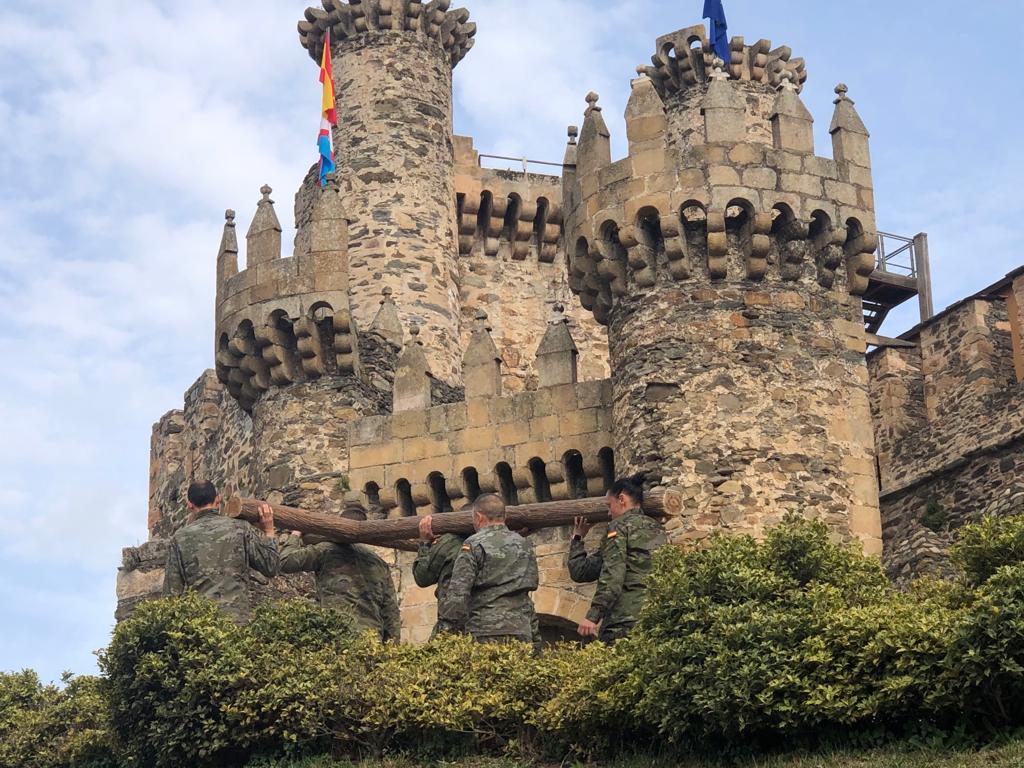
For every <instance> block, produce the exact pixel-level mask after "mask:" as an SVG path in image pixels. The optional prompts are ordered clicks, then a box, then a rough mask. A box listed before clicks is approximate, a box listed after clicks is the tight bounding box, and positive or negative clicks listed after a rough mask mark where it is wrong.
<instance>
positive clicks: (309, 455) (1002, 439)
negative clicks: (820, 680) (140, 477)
mask: <svg viewBox="0 0 1024 768" xmlns="http://www.w3.org/2000/svg"><path fill="white" fill-rule="evenodd" d="M322 5H323V8H322V9H321V8H310V9H308V10H307V11H306V13H305V18H304V19H303V20H302V21H300V22H299V25H298V27H299V36H300V40H301V43H302V46H303V47H304V48H305V49H306V50H307V52H308V53H309V55H310V56H311V57H312V58H313V59H314V60H317V61H318V60H319V58H320V55H321V52H322V46H323V44H324V35H325V32H326V31H327V30H328V29H329V30H330V31H331V42H332V54H333V57H334V72H335V88H336V92H337V99H338V118H339V126H338V128H337V129H336V130H335V134H334V141H335V152H336V158H337V165H338V170H337V172H336V174H334V175H333V176H332V177H331V178H330V179H329V183H328V184H327V186H326V187H325V188H323V189H321V187H320V184H319V180H318V177H317V172H316V169H315V168H314V169H312V170H311V171H310V173H309V174H308V175H307V177H306V179H305V182H304V183H303V185H302V187H301V189H299V190H298V193H297V194H296V196H295V213H294V215H295V222H296V228H297V235H296V238H295V244H294V253H293V255H292V256H290V257H282V252H281V249H282V243H281V239H282V229H281V225H280V222H279V219H278V214H277V212H276V209H275V203H274V200H273V199H272V197H271V194H272V190H271V189H270V187H266V186H265V187H264V188H263V189H262V190H261V195H262V196H261V199H260V201H259V202H258V204H257V207H256V211H255V215H254V216H253V218H252V220H251V223H250V225H249V228H248V231H247V234H246V237H245V240H246V247H245V263H244V265H243V264H240V263H239V253H240V251H239V245H238V237H237V234H236V222H235V213H234V212H233V211H228V212H227V215H226V221H225V224H224V231H223V237H222V240H221V243H220V248H219V252H218V255H217V298H216V334H215V338H214V339H213V347H214V349H213V354H214V360H215V370H214V371H207V372H206V373H204V374H203V375H202V376H201V377H200V378H199V380H198V381H197V382H196V383H195V385H194V386H193V387H192V388H191V389H190V390H189V391H188V392H187V393H186V395H185V405H184V409H183V410H179V411H172V412H170V413H168V414H167V415H165V416H164V417H163V418H162V419H161V420H160V421H159V423H157V424H156V426H155V427H154V430H153V437H152V448H151V454H152V458H151V470H150V501H149V531H150V536H151V538H150V541H148V542H147V543H146V544H144V545H142V546H141V547H136V548H131V549H127V550H125V555H124V562H123V564H122V567H121V569H120V571H119V577H118V597H119V607H118V615H119V616H124V615H127V614H128V613H130V611H131V609H132V607H133V606H134V605H135V604H137V603H138V602H139V601H140V600H143V599H147V598H148V597H150V596H152V595H154V594H157V593H159V590H160V586H161V582H162V577H163V574H162V566H163V551H164V541H165V539H166V537H167V536H168V535H169V534H170V533H171V532H172V531H173V530H174V529H175V528H176V527H177V526H180V525H181V524H182V522H183V517H184V490H185V488H186V487H187V484H188V483H189V482H190V480H191V479H193V478H209V479H212V480H214V481H215V482H216V483H217V484H218V486H219V487H220V488H221V490H222V492H223V493H224V494H225V495H230V494H235V493H240V494H244V495H248V496H255V497H259V498H266V499H269V500H271V501H275V502H282V503H285V504H289V505H293V506H303V507H307V508H310V509H316V510H324V511H336V512H337V511H340V509H341V505H342V503H343V502H344V500H345V499H346V498H347V497H350V496H355V497H358V498H360V499H361V500H363V501H364V502H365V503H366V504H367V505H368V507H369V508H370V509H371V510H372V512H373V514H379V515H391V516H399V515H419V514H425V513H428V512H433V513H438V514H443V513H444V512H446V511H448V510H451V509H453V508H457V507H459V506H461V505H462V504H463V503H465V502H466V501H467V500H472V499H473V498H474V497H476V496H477V495H478V494H480V493H483V492H497V493H500V494H501V495H502V496H503V497H504V498H505V499H506V500H507V501H508V502H510V503H525V502H531V501H546V500H552V499H565V498H581V497H586V496H600V495H603V493H604V491H605V489H606V488H607V487H608V485H609V484H610V482H611V481H612V479H613V477H615V476H616V475H621V474H625V473H627V472H630V473H631V472H634V471H639V470H644V471H646V472H647V473H648V476H649V478H650V479H651V482H652V484H655V485H661V486H671V487H675V488H678V489H679V490H680V491H681V492H682V494H683V497H684V499H685V509H684V513H683V514H682V515H681V516H679V517H676V518H673V519H672V520H671V521H670V522H669V523H668V530H669V534H670V537H671V538H672V539H673V540H675V541H677V542H680V541H685V540H699V539H701V538H703V537H706V536H707V535H709V534H710V533H712V532H714V531H720V530H724V531H733V532H740V533H750V534H753V535H755V536H760V535H762V534H763V533H764V531H765V530H766V529H767V528H769V527H770V526H771V525H773V524H774V523H776V522H777V521H778V520H780V519H781V517H782V516H783V515H784V514H785V513H787V512H788V511H798V512H801V513H803V514H806V515H808V516H813V517H816V518H819V519H822V520H824V521H825V522H826V523H827V524H828V525H829V526H830V527H831V528H832V530H833V531H834V532H835V535H836V536H837V537H840V538H843V539H848V540H856V541H859V542H860V543H861V544H862V546H863V548H864V550H865V551H866V552H868V553H871V554H874V555H880V556H882V558H883V560H884V562H885V564H886V567H887V568H888V570H889V572H890V574H891V575H892V576H893V577H894V578H896V579H907V578H909V577H912V576H914V575H917V574H919V573H923V572H928V571H939V572H941V571H942V570H943V569H944V568H945V556H944V553H945V549H946V546H947V545H948V543H949V539H950V537H951V536H952V533H951V531H952V530H953V529H955V527H956V526H957V525H958V524H960V523H961V522H963V521H964V520H966V519H968V518H970V517H972V516H976V515H978V514H980V513H982V512H985V511H995V512H1002V511H1007V510H1010V509H1012V508H1018V509H1019V508H1021V507H1022V506H1024V505H1022V504H1021V502H1022V500H1024V451H1022V445H1024V408H1022V407H1021V406H1022V393H1024V387H1022V385H1021V381H1022V379H1024V353H1022V342H1021V338H1022V336H1021V326H1022V324H1024V317H1022V307H1024V269H1022V270H1018V272H1017V273H1015V274H1013V275H1010V276H1008V277H1007V278H1005V279H1004V280H1003V281H1001V282H999V283H996V284H995V285H994V286H992V288H990V289H989V290H986V291H983V292H982V293H979V294H977V295H975V296H972V297H970V298H969V299H966V300H965V301H963V302H961V303H959V304H957V305H955V306H954V307H951V308H949V309H948V310H946V311H945V312H943V313H940V314H939V315H936V316H934V317H931V318H928V319H926V320H925V321H924V322H923V323H922V324H921V325H920V326H918V327H917V328H915V329H914V330H912V331H911V332H909V333H908V334H904V336H903V337H901V338H900V339H886V338H883V337H879V336H877V335H876V331H877V330H878V324H879V322H880V318H881V317H883V316H884V313H885V312H886V311H887V310H888V309H889V308H891V306H893V305H894V304H897V303H899V302H901V301H905V300H907V299H909V298H912V297H913V296H914V295H915V294H917V293H918V292H919V291H924V290H925V288H926V281H924V280H923V279H921V275H922V273H923V272H924V268H923V265H921V264H918V265H914V264H911V265H910V269H909V274H899V275H898V274H896V273H895V272H894V271H891V270H890V262H889V261H888V259H887V258H883V257H880V256H878V255H876V250H877V248H878V243H879V237H878V234H877V233H878V228H877V226H876V219H875V211H874V200H873V194H872V177H871V159H870V153H869V138H868V131H867V129H866V128H865V126H864V124H863V122H862V121H861V119H860V117H859V116H858V114H857V111H856V109H855V107H854V102H853V101H852V100H851V99H850V98H849V96H848V95H847V89H846V88H845V86H838V87H837V88H836V94H837V98H836V100H835V110H834V114H833V116H832V122H831V127H830V131H829V132H830V134H831V137H832V158H831V159H829V158H826V157H820V156H818V155H816V154H815V148H814V141H813V133H812V117H811V115H810V113H809V112H808V110H807V109H806V107H805V106H804V105H803V103H802V101H801V97H800V93H801V90H802V88H803V84H804V81H805V80H806V78H807V72H806V69H805V66H804V62H803V60H802V59H799V58H794V57H793V56H792V55H791V52H790V50H789V48H786V47H777V48H773V47H772V45H771V43H769V42H768V41H766V40H760V41H758V42H756V43H754V44H748V43H746V42H745V41H744V40H743V38H739V37H735V38H733V39H732V42H731V56H730V60H729V61H727V62H726V61H722V60H721V59H718V58H717V57H716V56H715V55H714V53H713V52H712V49H711V45H710V43H709V41H708V39H707V33H706V31H705V29H704V27H703V26H695V27H690V28H688V29H682V30H679V31H677V32H673V33H671V34H667V35H665V36H663V37H661V38H659V39H658V40H657V41H656V44H655V49H654V55H653V56H652V57H651V64H650V65H646V66H641V67H638V68H637V76H636V77H635V78H634V79H633V80H632V82H631V94H630V98H629V102H628V106H627V108H626V115H625V117H626V131H627V138H628V146H629V151H628V155H627V156H626V157H624V158H622V159H620V160H615V161H613V159H612V156H611V147H610V137H609V131H608V128H607V126H606V124H605V122H604V119H603V117H602V111H601V106H600V101H599V98H598V96H597V94H594V93H591V94H589V95H587V97H586V104H587V106H586V110H585V112H584V113H583V117H582V123H581V126H580V128H579V129H577V128H576V127H570V128H569V139H568V144H567V147H566V152H565V159H564V164H563V167H562V172H561V175H560V176H552V175H542V174H536V173H530V172H527V171H526V170H525V169H524V171H523V172H510V171H497V170H489V169H486V168H483V167H481V164H480V161H479V156H478V154H477V150H476V149H475V148H474V146H473V141H472V140H471V139H470V138H466V137H461V136H455V135H453V128H452V70H453V68H454V67H455V66H456V65H457V64H458V63H459V61H460V60H461V59H462V58H463V57H464V56H465V55H466V54H467V53H468V51H469V50H470V49H471V48H472V46H473V42H474V35H475V33H476V27H475V24H473V23H472V22H471V21H470V20H469V13H468V12H467V11H466V10H463V9H458V10H451V9H450V8H449V3H448V0H431V2H426V3H421V2H415V1H413V0H348V2H347V3H346V2H342V0H323V3H322ZM396 62H401V66H398V65H396ZM869 346H871V347H874V349H873V351H872V352H871V353H870V354H869V353H868V351H867V350H868V347H869ZM535 539H536V544H537V551H538V559H539V563H540V568H541V587H540V589H539V590H538V592H537V593H536V595H535V602H536V605H537V610H538V613H539V615H540V617H541V623H542V627H543V628H544V631H545V633H546V634H547V635H548V636H549V637H557V636H559V635H561V634H563V633H565V632H567V631H568V630H570V629H571V628H572V627H573V626H574V625H575V623H576V622H578V621H579V620H580V619H581V618H582V617H583V615H584V613H585V611H586V608H587V605H588V602H589V596H590V590H591V589H592V587H586V586H580V585H575V584H573V583H572V582H571V581H570V579H569V577H568V574H567V572H566V570H565V565H564V561H565V553H566V551H567V548H568V532H567V531H565V530H561V529H553V530H549V531H544V532H541V533H539V534H537V535H536V537H535ZM386 555H387V557H388V558H389V561H390V562H391V563H392V564H393V565H394V573H395V579H396V584H397V585H398V586H399V594H400V599H401V606H402V618H403V636H404V637H405V638H406V639H408V640H410V641H413V642H416V641H421V640H423V639H425V638H426V637H427V635H428V634H429V631H430V628H431V626H432V625H433V622H434V611H435V606H434V604H433V596H432V594H431V592H430V591H429V590H421V589H418V588H417V587H416V586H415V585H414V584H413V582H412V578H411V575H410V567H411V559H412V555H411V554H406V553H400V552H397V551H391V550H388V551H386ZM308 588H309V585H308V583H303V582H302V580H301V579H298V580H296V579H288V580H286V579H283V578H280V579H275V580H273V581H271V582H270V583H266V584H260V585H259V586H258V589H259V590H261V591H262V592H265V593H267V594H271V595H282V594H295V593H302V592H304V591H306V590H308Z"/></svg>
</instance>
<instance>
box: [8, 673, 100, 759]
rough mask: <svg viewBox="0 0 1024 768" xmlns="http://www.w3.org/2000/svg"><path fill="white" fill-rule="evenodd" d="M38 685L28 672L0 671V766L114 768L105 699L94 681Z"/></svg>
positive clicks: (71, 679) (73, 679)
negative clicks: (6, 672)
mask: <svg viewBox="0 0 1024 768" xmlns="http://www.w3.org/2000/svg"><path fill="white" fill-rule="evenodd" d="M63 682H64V688H63V690H58V689H57V688H56V687H54V686H52V685H45V686H44V685H42V684H41V683H40V682H39V677H38V676H37V675H36V674H35V673H34V672H30V671H24V672H19V673H9V674H4V673H0V768H62V767H64V766H67V767H68V768H116V766H118V765H119V762H118V760H117V759H116V757H115V755H114V751H113V746H112V744H111V740H110V733H109V729H108V727H107V718H106V714H107V713H106V700H105V699H104V697H103V696H102V692H101V689H100V680H99V679H98V678H95V677H72V676H71V675H65V676H64V680H63Z"/></svg>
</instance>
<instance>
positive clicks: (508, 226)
mask: <svg viewBox="0 0 1024 768" xmlns="http://www.w3.org/2000/svg"><path fill="white" fill-rule="evenodd" d="M522 210H523V198H521V197H520V196H519V195H518V194H516V193H515V192H513V193H512V194H510V195H509V196H508V205H506V206H505V221H504V226H503V227H502V230H501V237H502V239H503V240H508V241H509V242H512V241H513V240H514V239H515V234H516V226H517V225H518V224H519V214H520V213H521V212H522Z"/></svg>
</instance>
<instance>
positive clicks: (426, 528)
mask: <svg viewBox="0 0 1024 768" xmlns="http://www.w3.org/2000/svg"><path fill="white" fill-rule="evenodd" d="M470 506H471V505H466V507H464V508H463V509H468V508H469V507H470ZM433 519H434V516H433V515H424V516H423V517H421V518H420V545H419V549H418V550H417V551H416V561H415V562H414V563H413V564H412V577H413V579H414V580H415V581H416V586H418V587H432V586H434V585H435V584H436V585H437V589H435V590H434V596H435V597H436V598H437V604H438V605H439V606H440V605H441V603H443V602H444V600H445V598H446V597H447V595H448V582H449V581H451V578H452V569H453V568H454V567H455V559H456V558H457V557H458V556H459V553H460V552H462V544H463V542H464V541H465V540H466V539H465V537H464V536H456V535H455V534H454V533H446V534H444V535H443V536H438V537H435V536H434V530H433V528H432V526H431V523H432V522H433ZM451 631H453V628H452V627H450V626H448V625H447V624H446V623H445V622H443V621H442V620H441V619H440V618H438V620H437V623H436V624H434V631H433V632H431V633H430V638H431V639H433V638H435V637H437V635H438V634H440V633H441V632H451Z"/></svg>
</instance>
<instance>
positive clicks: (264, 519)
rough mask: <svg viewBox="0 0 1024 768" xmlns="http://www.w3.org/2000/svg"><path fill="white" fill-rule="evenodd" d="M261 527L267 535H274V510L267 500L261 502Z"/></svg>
mask: <svg viewBox="0 0 1024 768" xmlns="http://www.w3.org/2000/svg"><path fill="white" fill-rule="evenodd" d="M259 510H260V527H262V528H263V533H265V534H266V535H267V536H273V535H274V510H273V509H271V508H270V505H269V504H267V502H265V501H261V502H260V506H259Z"/></svg>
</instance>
